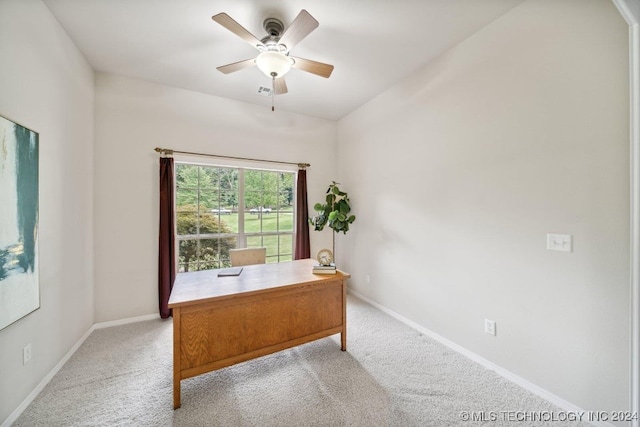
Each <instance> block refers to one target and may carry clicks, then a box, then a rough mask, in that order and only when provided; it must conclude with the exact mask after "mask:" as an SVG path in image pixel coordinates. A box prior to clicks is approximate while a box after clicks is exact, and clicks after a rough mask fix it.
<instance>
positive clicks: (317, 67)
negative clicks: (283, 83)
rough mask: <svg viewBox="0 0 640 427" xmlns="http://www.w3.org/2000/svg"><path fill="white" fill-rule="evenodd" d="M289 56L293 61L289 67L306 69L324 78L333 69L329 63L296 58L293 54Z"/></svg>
mask: <svg viewBox="0 0 640 427" xmlns="http://www.w3.org/2000/svg"><path fill="white" fill-rule="evenodd" d="M291 58H293V60H294V61H295V62H294V63H293V65H291V67H293V68H297V69H298V70H302V71H306V72H308V73H312V74H316V75H318V76H321V77H325V78H328V77H329V76H330V75H331V72H332V71H333V65H331V64H325V63H324V62H318V61H312V60H310V59H304V58H297V57H295V56H291Z"/></svg>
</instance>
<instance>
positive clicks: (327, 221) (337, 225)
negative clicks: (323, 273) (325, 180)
mask: <svg viewBox="0 0 640 427" xmlns="http://www.w3.org/2000/svg"><path fill="white" fill-rule="evenodd" d="M338 185H340V184H339V183H337V182H335V181H333V182H332V183H331V184H330V185H329V188H328V189H327V193H326V194H327V196H326V198H325V202H324V203H316V204H315V205H314V206H313V210H314V211H316V212H317V215H316V216H314V217H311V218H309V222H310V223H311V225H313V228H314V230H316V231H322V230H324V227H325V226H327V225H328V226H329V228H331V229H332V230H333V236H332V237H333V247H332V251H333V253H334V254H335V250H336V232H338V233H339V232H342V233H344V234H347V231H349V225H350V224H353V222H354V221H355V220H356V216H355V215H353V214H351V202H350V201H349V195H348V194H347V193H346V192H344V191H341V190H340V188H339V187H338Z"/></svg>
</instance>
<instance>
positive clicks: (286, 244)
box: [278, 234, 293, 261]
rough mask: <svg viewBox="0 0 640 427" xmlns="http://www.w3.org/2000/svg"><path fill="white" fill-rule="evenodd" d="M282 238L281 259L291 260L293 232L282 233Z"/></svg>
mask: <svg viewBox="0 0 640 427" xmlns="http://www.w3.org/2000/svg"><path fill="white" fill-rule="evenodd" d="M278 237H279V239H280V252H279V254H280V261H291V260H292V259H293V234H281V235H280V236H278Z"/></svg>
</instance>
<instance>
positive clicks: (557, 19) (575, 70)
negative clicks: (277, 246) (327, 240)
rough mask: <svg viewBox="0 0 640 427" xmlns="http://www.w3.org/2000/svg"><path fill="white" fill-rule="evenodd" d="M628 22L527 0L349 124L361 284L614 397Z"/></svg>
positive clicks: (624, 253)
mask: <svg viewBox="0 0 640 427" xmlns="http://www.w3.org/2000/svg"><path fill="white" fill-rule="evenodd" d="M627 32H628V27H627V24H626V23H625V22H624V20H623V18H622V17H621V16H620V14H619V13H618V11H617V10H616V8H615V6H614V5H613V4H612V3H611V2H608V1H602V0H536V1H527V2H525V3H523V4H522V5H520V6H518V7H516V8H514V9H513V10H512V11H510V12H509V13H507V14H506V15H504V16H503V17H501V18H500V19H498V20H497V21H495V22H494V23H492V24H491V25H489V26H487V27H486V28H484V29H482V30H480V31H479V32H478V33H476V34H475V35H474V36H473V37H471V38H470V39H468V40H466V41H464V42H463V43H461V44H460V45H458V46H456V47H455V48H453V49H452V50H450V51H449V52H447V53H446V54H444V55H443V56H442V57H440V58H439V59H437V60H435V61H434V62H432V63H430V64H428V65H427V66H426V67H425V68H424V69H422V70H420V71H419V72H418V73H416V74H414V75H413V76H411V77H410V78H408V79H405V80H403V81H401V82H400V83H399V84H397V85H395V86H394V87H392V88H390V89H389V90H387V91H386V92H384V93H383V94H381V95H380V96H378V97H377V98H375V99H374V100H372V101H370V102H369V103H367V104H366V105H364V106H362V107H361V108H359V109H358V110H356V111H355V112H354V113H352V114H351V115H350V116H348V117H347V118H345V119H343V120H341V121H340V122H339V124H338V149H339V156H338V158H339V177H340V180H341V182H342V183H343V184H344V190H346V191H348V192H349V194H350V196H351V199H352V201H353V205H354V211H355V213H356V214H358V215H359V216H358V220H357V221H356V223H355V224H354V226H353V231H352V232H351V233H350V234H349V235H347V236H346V238H342V239H340V241H339V242H338V243H339V247H338V261H339V262H340V263H341V265H344V266H345V268H346V269H347V270H348V271H350V272H351V273H352V274H353V279H352V280H351V283H350V286H352V288H354V289H355V290H356V291H358V292H360V293H361V294H363V295H365V296H367V297H369V298H371V299H372V300H374V301H376V302H378V303H380V304H382V305H383V306H386V307H388V308H389V309H391V310H393V311H395V312H397V313H399V314H401V315H402V316H404V317H406V318H409V319H411V320H413V321H414V322H416V323H418V324H420V325H422V326H423V327H425V328H426V329H429V330H431V331H434V332H435V333H437V334H439V335H441V336H443V337H445V338H447V339H449V340H451V341H453V342H455V343H457V344H459V345H461V346H463V347H465V348H467V349H469V350H471V351H472V352H475V353H476V354H479V355H480V356H482V357H484V358H486V359H488V360H490V361H492V362H494V363H495V364H497V365H499V366H501V367H503V368H505V369H507V370H509V371H511V372H513V373H514V374H516V375H518V376H520V377H523V378H525V379H527V380H529V381H530V382H532V383H534V384H537V385H538V386H540V387H542V388H544V389H546V390H548V391H549V392H551V393H554V394H555V395H557V396H559V397H561V398H562V399H565V400H566V401H568V402H571V403H573V404H574V405H578V406H580V407H582V408H585V409H590V410H602V411H606V410H625V409H627V408H628V407H629V390H628V389H629V376H630V370H629V354H630V348H629V336H630V335H629V333H630V332H629V319H630V312H629V269H630V267H629V265H630V264H629V221H630V217H629V92H628V91H629V78H628V77H629V76H628V34H627ZM547 233H566V234H571V235H573V237H574V251H573V253H562V252H551V251H547V250H545V236H546V234H547ZM367 275H368V276H369V277H370V282H369V283H367V281H366V276H367ZM485 318H488V319H492V320H494V321H496V322H497V331H498V335H497V336H496V337H493V336H490V335H487V334H485V333H484V332H483V320H484V319H485ZM514 409H517V408H514Z"/></svg>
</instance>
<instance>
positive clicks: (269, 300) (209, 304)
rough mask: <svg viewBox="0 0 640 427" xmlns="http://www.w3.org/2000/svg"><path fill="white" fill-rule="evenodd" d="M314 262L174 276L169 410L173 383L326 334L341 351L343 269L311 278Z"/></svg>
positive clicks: (176, 401)
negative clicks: (232, 273) (233, 273)
mask: <svg viewBox="0 0 640 427" xmlns="http://www.w3.org/2000/svg"><path fill="white" fill-rule="evenodd" d="M315 263H316V261H315V260H311V259H305V260H299V261H292V262H283V263H279V264H261V265H249V266H244V267H243V271H242V273H241V274H240V275H239V276H230V277H218V271H219V270H208V271H198V272H192V273H180V274H178V275H177V277H176V280H175V283H174V285H173V290H172V291H171V296H170V298H169V307H170V308H172V309H173V407H174V409H176V408H179V407H180V381H181V380H183V379H185V378H191V377H194V376H197V375H200V374H203V373H205V372H209V371H213V370H215V369H220V368H223V367H226V366H230V365H233V364H236V363H239V362H243V361H245V360H249V359H253V358H256V357H259V356H264V355H266V354H270V353H274V352H277V351H280V350H284V349H286V348H290V347H294V346H297V345H300V344H303V343H306V342H309V341H314V340H317V339H319V338H324V337H327V336H329V335H333V334H337V333H340V334H341V346H342V350H343V351H344V350H346V349H347V312H346V299H347V298H346V293H347V287H346V283H345V282H346V279H347V278H349V277H350V276H349V275H348V274H346V273H343V272H337V273H336V274H335V275H314V274H313V273H312V272H311V271H312V266H313V264H315Z"/></svg>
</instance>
